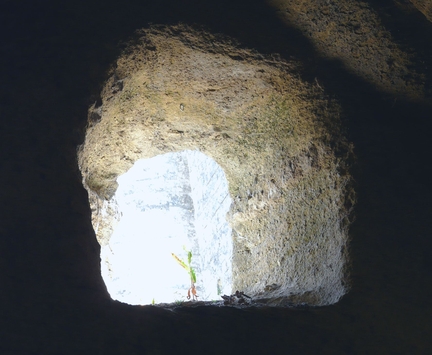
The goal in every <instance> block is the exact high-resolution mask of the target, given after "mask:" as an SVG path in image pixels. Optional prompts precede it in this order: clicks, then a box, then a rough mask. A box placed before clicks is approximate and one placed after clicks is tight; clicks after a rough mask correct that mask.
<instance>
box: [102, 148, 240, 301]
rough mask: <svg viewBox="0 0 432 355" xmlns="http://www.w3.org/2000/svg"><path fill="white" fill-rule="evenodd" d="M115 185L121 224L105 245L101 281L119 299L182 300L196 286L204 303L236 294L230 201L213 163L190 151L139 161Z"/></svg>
mask: <svg viewBox="0 0 432 355" xmlns="http://www.w3.org/2000/svg"><path fill="white" fill-rule="evenodd" d="M117 182H118V188H117V191H116V193H115V195H114V197H113V198H112V201H113V202H114V203H115V204H116V205H117V206H116V207H117V210H118V212H119V221H118V224H117V225H116V227H115V228H114V230H113V233H112V236H111V238H110V241H109V243H108V244H107V245H105V246H102V248H101V271H102V277H103V279H104V281H105V284H106V286H107V289H108V292H109V294H110V295H111V297H112V298H113V299H114V300H118V301H121V302H125V303H128V304H131V305H143V304H152V303H170V302H175V301H185V300H187V299H188V292H189V296H190V297H191V299H192V297H193V294H192V292H191V291H192V290H191V288H193V287H195V290H196V294H197V296H198V299H199V300H202V301H206V300H214V299H220V294H224V293H226V294H230V293H231V284H232V265H231V262H232V237H231V234H232V232H231V228H230V226H229V225H228V223H227V221H226V214H227V212H228V210H229V208H230V205H231V198H230V196H229V193H228V182H227V180H226V177H225V173H224V171H223V170H222V168H221V167H220V166H219V165H218V164H217V163H216V162H215V161H214V160H213V159H211V158H210V157H208V156H206V155H205V154H203V153H201V152H199V151H192V150H186V151H182V152H176V153H167V154H163V155H159V156H156V157H154V158H150V159H141V160H138V161H137V162H135V164H134V165H133V167H132V168H131V169H130V170H129V171H127V172H126V173H125V174H123V175H121V176H119V177H118V178H117ZM182 264H183V265H182ZM192 274H193V276H195V280H193V277H192Z"/></svg>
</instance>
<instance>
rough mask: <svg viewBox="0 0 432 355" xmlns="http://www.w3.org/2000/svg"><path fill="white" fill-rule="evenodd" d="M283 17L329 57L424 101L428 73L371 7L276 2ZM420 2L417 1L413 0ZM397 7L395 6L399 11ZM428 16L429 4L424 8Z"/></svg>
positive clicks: (345, 0)
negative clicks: (414, 61)
mask: <svg viewBox="0 0 432 355" xmlns="http://www.w3.org/2000/svg"><path fill="white" fill-rule="evenodd" d="M270 3H271V5H272V6H273V7H274V8H276V9H277V11H278V14H279V17H280V18H281V19H282V20H283V21H285V22H286V23H288V24H290V25H293V26H294V27H295V28H298V29H299V30H300V31H301V33H302V34H303V35H304V36H306V37H307V38H308V39H310V41H311V43H312V44H313V46H314V47H315V49H316V50H317V51H318V52H319V53H320V54H321V55H322V56H323V57H325V58H327V59H330V60H338V61H341V62H342V63H343V65H344V66H345V68H346V69H347V70H349V71H350V72H352V73H353V74H355V75H357V76H359V77H361V78H363V79H364V80H366V81H367V82H369V83H373V84H374V86H376V87H377V88H379V89H380V90H382V91H383V92H387V93H391V94H393V95H396V96H402V95H403V96H404V97H409V98H410V99H413V100H422V99H424V89H425V88H424V75H423V73H422V68H421V67H420V66H419V65H417V66H416V69H415V70H414V63H413V62H412V61H411V59H412V58H411V55H410V53H407V52H406V51H404V49H402V48H401V47H400V45H398V43H397V41H395V39H394V37H393V35H392V33H391V32H390V31H389V29H387V28H386V26H385V25H384V24H383V22H382V18H381V17H380V16H379V15H378V14H377V12H376V11H375V10H374V9H373V8H372V7H371V4H369V3H367V2H363V1H355V0H330V1H328V0H319V1H316V2H314V4H311V2H310V1H306V0H271V1H270ZM413 3H415V1H413ZM395 5H396V4H394V5H393V6H395ZM419 9H421V10H423V13H424V14H425V15H426V17H428V15H427V14H426V13H427V11H428V5H426V4H422V5H421V6H420V5H419Z"/></svg>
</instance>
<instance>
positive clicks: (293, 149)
mask: <svg viewBox="0 0 432 355" xmlns="http://www.w3.org/2000/svg"><path fill="white" fill-rule="evenodd" d="M295 71H296V64H295V63H287V62H284V61H281V60H278V59H275V58H265V57H263V56H261V55H260V54H258V53H254V52H252V51H250V50H247V49H244V48H241V47H239V46H236V45H234V44H233V43H230V41H228V40H224V39H221V38H217V37H216V36H213V35H211V34H208V33H205V32H202V31H194V30H192V29H190V28H188V27H183V26H176V27H171V28H163V27H161V28H158V27H153V28H152V29H150V30H145V31H141V32H139V34H138V36H137V38H136V41H135V42H134V43H133V44H132V45H131V46H129V48H128V49H127V50H126V51H125V53H124V54H123V55H122V56H121V57H120V58H119V60H118V62H117V65H116V68H115V69H114V72H113V76H112V77H111V79H110V81H108V82H107V84H106V85H105V87H104V89H103V92H102V106H101V107H98V108H97V109H98V110H99V112H100V116H101V119H100V120H99V122H97V123H95V122H90V125H89V127H88V130H87V135H86V141H85V144H84V145H83V146H82V147H81V149H80V153H79V164H80V168H81V171H82V174H83V177H84V184H85V186H86V188H87V189H88V191H89V193H90V195H91V203H92V210H93V218H94V223H95V225H97V224H98V225H99V230H98V238H99V240H100V241H101V243H102V244H103V243H106V240H107V238H108V239H109V235H110V234H109V231H110V226H109V225H110V222H104V223H105V224H104V226H103V228H100V226H101V220H103V219H105V218H104V217H103V216H102V211H103V209H101V208H100V206H103V205H104V204H106V200H108V199H110V198H111V197H112V196H113V194H114V192H115V191H116V188H117V183H116V178H117V176H119V175H120V174H122V173H124V172H125V171H126V170H128V169H129V168H130V167H131V166H132V164H133V163H134V162H135V161H136V160H138V159H143V158H150V157H154V156H157V155H159V154H163V153H167V152H176V151H182V150H186V149H191V150H196V149H198V150H199V151H200V152H202V153H204V154H206V155H207V156H209V157H211V158H213V159H214V160H215V161H216V162H217V163H218V164H219V165H220V166H221V167H222V168H223V170H224V171H225V174H226V177H227V180H228V182H229V191H230V195H231V198H232V199H233V203H232V206H231V210H230V213H229V222H230V224H231V226H232V228H233V243H234V253H233V289H239V290H242V291H244V292H245V293H247V294H250V295H252V296H254V297H256V298H261V299H266V300H269V302H270V303H274V304H282V303H284V302H307V303H310V304H321V305H322V304H331V303H334V302H337V301H338V300H339V298H340V297H341V296H342V295H343V294H344V293H345V292H346V291H347V286H346V276H347V275H346V264H347V248H346V246H347V241H348V233H347V228H348V223H349V222H348V219H347V216H348V214H349V211H350V208H351V206H352V195H350V193H351V190H350V189H349V188H348V183H349V180H350V177H349V175H348V173H347V171H346V166H345V160H346V159H347V156H348V155H347V154H348V152H349V150H350V147H349V144H348V143H347V142H346V141H345V140H344V138H343V137H342V135H341V133H340V132H339V112H338V107H337V105H335V104H334V103H332V102H331V101H330V100H329V99H328V98H327V97H325V96H324V95H323V92H322V88H320V87H319V86H316V87H311V86H308V85H306V84H305V83H303V82H302V81H301V80H299V79H298V78H297V77H296V74H295ZM95 109H96V108H95V107H93V108H92V110H93V111H94V110H95ZM93 116H94V115H90V117H93ZM113 212H115V211H114V210H113V211H109V210H107V209H105V212H104V213H106V214H108V215H110V214H111V213H113Z"/></svg>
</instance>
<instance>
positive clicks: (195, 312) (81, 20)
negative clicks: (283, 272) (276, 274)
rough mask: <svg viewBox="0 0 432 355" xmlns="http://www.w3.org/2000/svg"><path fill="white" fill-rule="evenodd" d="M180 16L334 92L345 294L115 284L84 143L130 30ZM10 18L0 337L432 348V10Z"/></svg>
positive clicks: (232, 7)
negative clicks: (210, 303)
mask: <svg viewBox="0 0 432 355" xmlns="http://www.w3.org/2000/svg"><path fill="white" fill-rule="evenodd" d="M297 3H298V4H297ZM324 3H326V4H327V5H329V6H328V7H326V8H324V7H323V4H324ZM413 3H416V2H413ZM338 4H339V5H338ZM297 5H298V6H297ZM305 6H306V8H305ZM358 6H360V8H361V11H360V10H359V8H358ZM424 8H425V7H423V8H422V9H423V10H422V11H426V10H424ZM426 8H427V7H426ZM429 9H430V7H429ZM362 11H365V12H364V13H363V12H362ZM346 14H348V15H349V16H348V17H347V16H346ZM354 14H363V15H364V16H363V15H362V16H363V17H361V16H360V15H359V18H356V19H355V21H354V20H353V21H351V19H353V18H354V17H355V16H354ZM369 14H371V15H370V16H369ZM368 18H372V19H373V21H371V22H370V23H369V22H368V21H367V19H368ZM178 22H183V23H186V24H191V25H194V24H196V25H200V26H205V28H207V29H208V31H211V32H214V33H221V34H223V35H227V36H231V37H233V38H235V39H236V40H237V41H238V42H239V43H241V45H243V46H244V47H247V48H254V49H256V50H257V51H259V52H261V53H263V54H272V53H278V54H277V55H280V56H281V57H282V58H285V59H287V60H289V59H294V60H296V61H298V62H300V63H301V69H300V72H299V73H298V75H299V77H301V78H302V80H305V81H306V82H309V83H311V84H312V83H315V84H316V85H320V87H322V88H323V90H324V92H325V94H326V95H329V96H330V98H331V99H332V100H337V101H338V102H339V104H340V105H341V107H342V116H341V119H342V122H343V125H344V129H345V130H346V135H347V137H348V139H349V140H350V141H352V142H353V144H354V153H355V155H356V159H355V161H354V162H353V164H352V168H351V174H352V175H353V176H354V179H355V189H356V193H357V200H358V202H357V205H356V207H355V218H356V219H355V222H354V223H353V225H352V227H351V230H350V236H351V243H350V257H351V262H352V263H351V284H352V288H351V291H350V292H349V293H348V294H347V295H345V296H344V297H343V298H342V300H341V301H339V302H338V303H336V304H335V305H332V306H327V307H316V308H315V307H295V308H265V307H262V308H246V309H236V308H232V307H229V306H227V307H204V306H202V307H180V308H176V309H175V310H165V309H161V308H157V307H153V306H145V307H137V306H127V305H124V304H121V303H118V302H114V301H112V300H111V299H110V298H109V295H108V293H107V291H106V288H105V285H104V284H103V282H102V278H101V276H100V246H99V244H98V242H97V240H96V236H95V232H94V230H93V228H92V225H91V211H90V207H89V201H88V196H87V192H86V191H85V189H84V187H83V186H82V183H81V174H80V171H79V169H78V165H77V152H76V148H77V146H78V145H79V144H82V142H83V140H84V132H85V127H86V125H87V110H88V107H89V106H90V105H91V104H93V103H94V102H95V101H97V100H98V95H99V93H100V91H101V88H102V86H103V83H104V82H105V80H107V78H108V71H109V69H110V65H111V64H112V63H114V62H115V60H116V58H117V57H118V56H119V55H120V53H121V50H122V48H124V45H123V44H122V42H125V41H127V40H128V39H129V38H130V37H131V36H132V35H133V33H134V31H135V30H136V29H139V28H143V27H146V26H148V24H149V23H158V24H165V25H170V24H176V23H178ZM368 26H369V27H368ZM0 28H1V33H2V36H1V39H0V78H1V80H0V152H1V158H2V159H1V164H0V183H1V189H0V206H1V207H0V208H1V212H0V216H1V218H0V354H11V355H12V354H13V355H15V354H25V355H27V354H175V353H181V354H182V353H192V352H193V353H195V354H198V353H206V354H216V353H217V354H236V353H239V354H240V353H241V354H390V353H392V354H427V353H430V352H431V351H432V340H431V337H430V334H432V323H431V321H430V319H431V316H432V306H431V304H430V298H431V296H432V284H431V282H430V280H431V276H432V252H431V250H432V239H431V235H432V224H431V219H430V216H431V215H432V211H431V205H430V201H431V198H432V196H431V189H430V151H431V140H430V128H431V118H432V103H431V97H432V72H431V70H432V23H431V22H430V21H429V20H428V19H427V17H426V16H425V15H424V14H423V13H422V12H420V11H419V10H417V8H415V7H414V6H413V5H412V4H411V2H409V1H401V0H394V1H392V0H381V1H365V2H355V1H350V0H344V1H339V2H336V1H318V2H316V4H313V5H310V7H309V8H307V5H305V4H303V3H302V1H270V2H269V4H267V3H266V2H265V1H259V0H255V1H244V0H230V1H228V0H221V1H217V2H216V1H206V0H201V1H198V0H185V1H175V0H172V1H171V0H163V1H153V2H150V1H138V0H130V1H125V2H114V1H111V2H107V1H83V0H76V1H69V0H66V1H62V2H54V1H52V2H51V1H12V0H9V1H8V0H4V1H3V2H2V5H1V11H0ZM332 31H334V32H332ZM338 33H339V34H340V35H338ZM347 33H348V34H350V35H346V34H347ZM351 34H356V35H358V36H360V37H356V36H355V35H352V36H351ZM357 38H359V39H361V41H360V40H359V42H358V43H357V42H356V39H357ZM377 39H379V40H377ZM382 43H385V46H386V48H385V49H383V48H382ZM387 43H388V44H387ZM326 46H327V47H328V48H327V49H328V50H327V49H325V47H326ZM331 46H335V47H331ZM368 46H370V47H368ZM368 48H369V49H368ZM356 49H358V51H356ZM349 53H352V55H350V54H349ZM275 55H276V54H275ZM352 57H353V58H356V59H358V61H351V59H352ZM362 58H367V60H362ZM377 68H378V69H377ZM148 287H157V285H148Z"/></svg>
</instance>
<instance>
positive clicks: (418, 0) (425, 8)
mask: <svg viewBox="0 0 432 355" xmlns="http://www.w3.org/2000/svg"><path fill="white" fill-rule="evenodd" d="M410 2H411V3H412V4H413V5H414V6H415V7H416V8H417V9H418V10H419V11H420V12H421V13H422V14H423V15H425V16H426V18H427V19H428V20H429V21H431V22H432V1H430V0H410Z"/></svg>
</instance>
